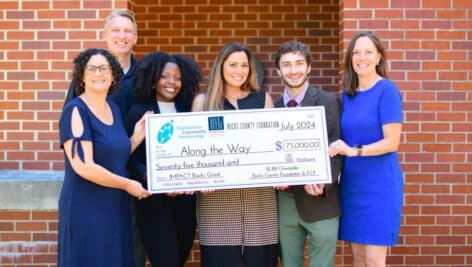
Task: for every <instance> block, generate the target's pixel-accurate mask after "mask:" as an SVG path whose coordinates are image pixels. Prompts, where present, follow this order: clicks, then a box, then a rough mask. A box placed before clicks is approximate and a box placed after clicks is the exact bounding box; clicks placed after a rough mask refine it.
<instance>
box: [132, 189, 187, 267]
mask: <svg viewBox="0 0 472 267" xmlns="http://www.w3.org/2000/svg"><path fill="white" fill-rule="evenodd" d="M136 215H137V223H138V227H139V229H140V232H141V237H142V239H143V243H144V249H145V251H146V254H147V256H148V258H149V261H150V262H151V265H152V266H153V267H182V266H184V264H185V262H186V260H187V257H188V255H189V253H190V251H191V249H192V245H193V240H194V238H195V227H196V218H195V196H192V195H180V196H176V197H168V196H165V195H162V194H156V195H153V196H151V197H149V198H147V199H143V200H141V201H139V202H138V205H137V214H136Z"/></svg>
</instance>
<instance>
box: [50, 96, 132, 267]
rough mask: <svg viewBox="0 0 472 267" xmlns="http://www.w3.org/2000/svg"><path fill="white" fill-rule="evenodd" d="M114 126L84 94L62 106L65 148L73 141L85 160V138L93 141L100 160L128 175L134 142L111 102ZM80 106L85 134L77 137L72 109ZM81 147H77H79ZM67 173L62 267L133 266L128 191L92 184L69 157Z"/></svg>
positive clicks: (76, 153)
mask: <svg viewBox="0 0 472 267" xmlns="http://www.w3.org/2000/svg"><path fill="white" fill-rule="evenodd" d="M108 104H109V105H110V107H111V110H112V113H113V124H112V125H107V124H104V123H103V122H102V121H100V120H99V119H98V118H97V117H95V115H94V114H93V113H92V112H91V111H90V109H89V108H88V107H87V105H86V104H85V103H84V102H83V101H82V99H81V98H80V97H76V98H74V99H72V100H71V101H70V102H69V103H67V105H66V106H65V107H64V110H63V112H62V115H61V118H60V121H59V131H60V142H61V146H62V145H63V144H64V142H66V141H67V140H70V139H71V138H72V139H73V146H72V147H73V148H72V150H73V151H72V155H73V156H74V157H77V156H79V157H80V158H81V160H83V151H82V146H81V141H92V143H93V150H94V151H93V157H94V161H95V163H96V164H98V165H101V166H102V167H104V168H106V169H107V170H109V171H111V172H113V173H115V174H118V175H122V176H126V162H127V160H128V157H129V154H130V149H131V147H130V146H131V144H130V142H129V139H128V136H127V134H126V132H125V129H124V127H123V123H122V120H121V116H120V110H119V108H118V107H117V106H116V105H115V104H114V103H112V102H110V101H108ZM75 107H77V109H78V111H79V113H80V117H81V119H82V123H83V126H84V132H83V134H82V136H80V137H78V138H74V136H73V134H72V130H71V115H72V110H73V109H74V108H75ZM76 145H77V146H76ZM64 158H65V177H64V183H63V185H62V190H61V194H60V198H59V237H58V259H57V263H58V267H70V266H74V267H79V266H84V267H85V266H86V267H105V266H107V267H108V266H114V267H115V266H116V267H133V266H134V257H133V247H132V233H131V215H130V210H129V196H128V193H127V192H125V191H122V190H118V189H112V188H109V187H104V186H101V185H98V184H96V183H93V182H90V181H88V180H86V179H84V178H82V177H80V176H79V175H78V174H77V173H75V172H74V170H73V169H72V166H71V164H70V162H69V160H68V158H67V157H66V156H65V154H64Z"/></svg>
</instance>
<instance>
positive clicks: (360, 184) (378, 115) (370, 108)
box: [339, 79, 403, 246]
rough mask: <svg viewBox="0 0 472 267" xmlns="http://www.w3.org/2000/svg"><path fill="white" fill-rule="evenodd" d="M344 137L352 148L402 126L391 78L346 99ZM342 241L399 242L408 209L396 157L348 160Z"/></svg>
mask: <svg viewBox="0 0 472 267" xmlns="http://www.w3.org/2000/svg"><path fill="white" fill-rule="evenodd" d="M342 107H343V108H342V114H341V132H342V139H343V140H344V141H345V142H346V144H348V145H349V146H354V145H356V144H360V145H368V144H371V143H374V142H377V141H379V140H381V139H383V132H382V125H384V124H388V123H402V121H403V120H402V100H401V96H400V92H399V90H398V88H397V87H396V85H395V84H394V83H393V82H391V81H390V80H387V79H382V80H380V81H378V82H377V83H376V84H375V85H374V86H373V87H372V88H370V89H369V90H366V91H361V92H357V94H356V95H355V96H354V97H349V96H347V95H346V92H343V95H342ZM340 192H341V212H342V215H341V218H340V222H339V227H340V228H339V239H340V240H345V241H349V242H354V243H360V244H366V245H381V246H391V245H395V244H396V243H397V239H398V233H399V229H400V220H401V210H402V205H403V173H402V170H401V168H400V162H399V160H398V155H397V153H396V152H391V153H387V154H383V155H379V156H362V157H346V158H345V161H344V167H343V171H342V175H341V181H340Z"/></svg>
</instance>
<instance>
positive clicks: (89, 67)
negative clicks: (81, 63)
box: [86, 65, 111, 74]
mask: <svg viewBox="0 0 472 267" xmlns="http://www.w3.org/2000/svg"><path fill="white" fill-rule="evenodd" d="M86 70H87V72H88V73H89V74H95V73H97V70H98V72H100V74H108V73H110V72H111V66H110V65H100V66H93V65H87V67H86Z"/></svg>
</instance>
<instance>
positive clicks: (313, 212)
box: [274, 85, 342, 222]
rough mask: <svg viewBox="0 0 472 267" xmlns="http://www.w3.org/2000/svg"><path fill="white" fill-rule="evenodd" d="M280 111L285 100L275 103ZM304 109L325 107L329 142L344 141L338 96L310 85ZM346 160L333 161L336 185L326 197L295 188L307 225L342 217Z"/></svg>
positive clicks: (295, 194) (330, 186)
mask: <svg viewBox="0 0 472 267" xmlns="http://www.w3.org/2000/svg"><path fill="white" fill-rule="evenodd" d="M274 106H275V107H276V108H283V107H285V104H284V102H283V97H280V98H279V99H277V101H275V102H274ZM301 106H304V107H306V106H324V107H325V113H326V128H327V131H328V142H329V143H332V142H334V141H336V140H338V139H340V138H341V128H340V125H339V117H340V110H341V109H340V103H339V101H338V98H337V97H336V95H334V94H332V93H327V92H325V91H323V90H321V89H320V88H318V87H315V86H311V85H310V86H308V89H307V91H306V94H305V97H304V98H303V100H302V103H301ZM341 168H342V157H341V156H339V155H338V156H335V157H333V158H331V175H332V183H331V184H326V185H325V189H324V193H323V195H322V196H318V197H315V196H311V195H309V194H308V193H307V192H306V191H305V189H304V186H303V185H296V186H292V187H291V188H292V192H293V194H294V197H295V203H296V206H297V211H298V214H299V215H300V217H301V218H302V219H303V220H304V221H306V222H314V221H319V220H325V219H329V218H333V217H336V216H340V215H341V209H340V204H339V186H338V176H339V174H340V173H341Z"/></svg>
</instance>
